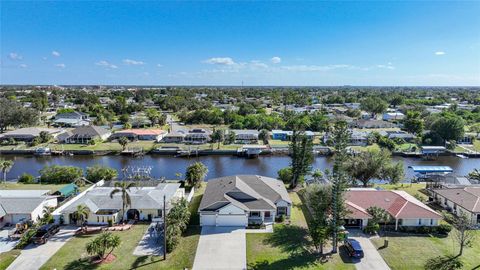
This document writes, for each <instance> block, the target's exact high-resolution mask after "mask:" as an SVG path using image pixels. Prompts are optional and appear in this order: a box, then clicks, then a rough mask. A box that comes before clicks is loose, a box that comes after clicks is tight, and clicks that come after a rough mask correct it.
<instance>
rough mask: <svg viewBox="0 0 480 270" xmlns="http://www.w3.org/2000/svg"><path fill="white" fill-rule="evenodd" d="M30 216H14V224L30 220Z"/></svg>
mask: <svg viewBox="0 0 480 270" xmlns="http://www.w3.org/2000/svg"><path fill="white" fill-rule="evenodd" d="M29 219H30V215H25V214H13V215H12V223H14V224H15V223H19V222H20V221H22V220H29Z"/></svg>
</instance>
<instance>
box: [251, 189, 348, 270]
mask: <svg viewBox="0 0 480 270" xmlns="http://www.w3.org/2000/svg"><path fill="white" fill-rule="evenodd" d="M290 198H291V199H292V201H293V207H292V214H291V224H290V225H283V224H279V225H275V228H274V232H273V233H262V234H253V233H250V234H248V233H247V264H248V268H249V269H255V270H260V269H271V270H276V269H312V270H313V269H354V268H355V267H354V266H353V264H350V263H349V259H348V258H347V257H345V256H344V254H343V253H342V255H343V256H342V257H341V256H340V255H339V254H335V255H334V256H333V257H332V258H331V259H330V260H328V262H321V261H320V258H319V257H318V255H316V254H314V253H313V250H312V244H311V240H310V238H309V236H308V229H307V219H306V217H305V215H304V213H306V208H305V207H304V206H303V204H302V201H301V200H300V198H299V196H298V194H297V193H290Z"/></svg>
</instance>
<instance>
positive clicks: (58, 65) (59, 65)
mask: <svg viewBox="0 0 480 270" xmlns="http://www.w3.org/2000/svg"><path fill="white" fill-rule="evenodd" d="M55 66H56V67H59V68H65V67H66V65H65V64H63V63H62V64H56V65H55Z"/></svg>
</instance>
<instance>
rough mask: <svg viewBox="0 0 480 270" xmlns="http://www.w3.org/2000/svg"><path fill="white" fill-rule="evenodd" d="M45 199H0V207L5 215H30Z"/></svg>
mask: <svg viewBox="0 0 480 270" xmlns="http://www.w3.org/2000/svg"><path fill="white" fill-rule="evenodd" d="M44 200H45V197H39V198H12V197H1V198H0V205H1V206H2V208H3V210H4V211H5V212H6V213H7V214H30V213H32V211H33V210H35V208H37V207H38V206H39V205H40V204H41V203H42V202H43V201H44Z"/></svg>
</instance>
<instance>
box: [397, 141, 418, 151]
mask: <svg viewBox="0 0 480 270" xmlns="http://www.w3.org/2000/svg"><path fill="white" fill-rule="evenodd" d="M413 147H416V150H417V151H418V149H419V148H418V146H417V145H416V144H414V143H404V144H400V145H397V147H396V148H395V150H396V151H400V152H411V151H412V148H413Z"/></svg>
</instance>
